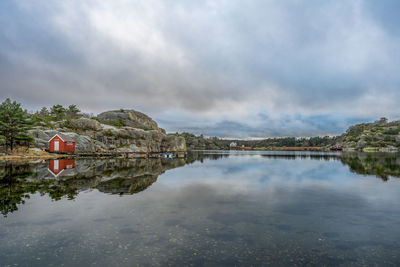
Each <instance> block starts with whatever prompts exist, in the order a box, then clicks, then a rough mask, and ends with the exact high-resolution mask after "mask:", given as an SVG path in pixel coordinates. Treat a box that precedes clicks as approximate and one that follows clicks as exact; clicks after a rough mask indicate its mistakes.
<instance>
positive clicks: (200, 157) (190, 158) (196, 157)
mask: <svg viewBox="0 0 400 267" xmlns="http://www.w3.org/2000/svg"><path fill="white" fill-rule="evenodd" d="M227 157H229V154H228V153H226V154H221V153H210V152H204V151H190V152H189V153H188V154H187V157H186V163H188V164H191V163H193V162H195V161H200V162H201V163H203V161H204V160H205V159H211V160H217V159H220V158H227Z"/></svg>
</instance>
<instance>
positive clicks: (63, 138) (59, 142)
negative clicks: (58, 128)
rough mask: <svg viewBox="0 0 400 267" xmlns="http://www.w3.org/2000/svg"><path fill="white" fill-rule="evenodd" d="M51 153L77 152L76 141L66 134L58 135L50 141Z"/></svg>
mask: <svg viewBox="0 0 400 267" xmlns="http://www.w3.org/2000/svg"><path fill="white" fill-rule="evenodd" d="M49 151H50V152H75V141H74V139H72V138H71V137H69V136H68V135H65V134H61V133H58V134H56V135H55V136H53V137H52V138H51V139H50V140H49Z"/></svg>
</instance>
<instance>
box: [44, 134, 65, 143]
mask: <svg viewBox="0 0 400 267" xmlns="http://www.w3.org/2000/svg"><path fill="white" fill-rule="evenodd" d="M56 136H58V138H60V139H61V140H62V141H63V142H65V141H64V139H62V138H61V136H59V135H58V134H56V135H55V136H53V137H52V138H50V140H49V141H47V143H50V142H51V140H53V139H54V137H56Z"/></svg>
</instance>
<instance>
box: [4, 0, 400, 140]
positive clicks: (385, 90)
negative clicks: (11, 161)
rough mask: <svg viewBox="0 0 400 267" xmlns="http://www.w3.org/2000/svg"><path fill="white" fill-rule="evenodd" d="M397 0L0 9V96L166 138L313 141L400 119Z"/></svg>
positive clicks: (115, 1) (24, 4) (46, 4)
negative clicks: (131, 115)
mask: <svg viewBox="0 0 400 267" xmlns="http://www.w3.org/2000/svg"><path fill="white" fill-rule="evenodd" d="M399 12H400V1H397V0H381V1H375V0H345V1H337V0H308V1H300V0H285V1H282V0H263V1H261V0H248V1H235V0H209V1H185V0H174V1H172V0H164V1H161V0H160V1H158V0H144V1H135V0H132V1H131V0H69V1H49V0H35V1H22V0H2V1H0V100H4V99H6V98H11V99H12V100H16V101H18V102H21V103H22V104H23V106H24V107H25V108H27V109H28V110H36V109H39V108H40V107H42V106H47V107H49V106H51V105H54V104H62V105H69V104H77V105H78V106H79V107H80V108H81V110H83V111H85V112H89V113H94V114H98V113H100V112H102V111H105V110H113V109H120V108H124V109H135V110H138V111H141V112H144V113H146V114H148V115H149V116H151V117H152V118H153V119H154V120H156V121H157V122H158V123H159V125H160V126H161V127H163V128H165V129H166V130H167V131H168V132H176V131H179V132H182V131H188V132H193V133H196V134H200V133H202V134H204V135H206V136H220V137H240V138H248V137H272V136H317V135H335V134H340V133H342V132H343V131H345V130H346V129H347V127H348V126H350V125H351V124H354V123H358V122H368V121H374V120H376V119H379V118H380V117H383V116H385V117H387V118H389V119H390V120H397V119H400V106H399V105H398V102H399V101H400V87H399V85H400V75H399V73H400V17H399V16H398V14H399Z"/></svg>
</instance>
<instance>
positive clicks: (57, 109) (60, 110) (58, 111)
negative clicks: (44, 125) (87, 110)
mask: <svg viewBox="0 0 400 267" xmlns="http://www.w3.org/2000/svg"><path fill="white" fill-rule="evenodd" d="M65 112H66V110H65V108H64V107H63V106H61V105H54V106H52V107H51V110H50V113H51V115H52V116H54V117H55V119H56V120H60V119H63V118H64V117H65Z"/></svg>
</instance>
